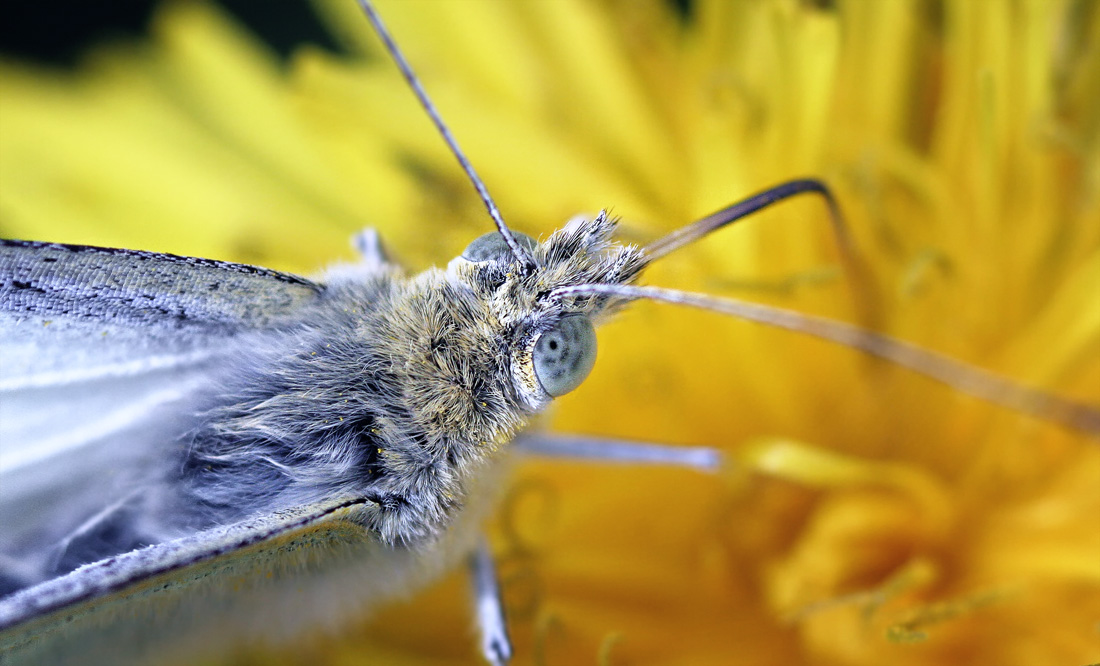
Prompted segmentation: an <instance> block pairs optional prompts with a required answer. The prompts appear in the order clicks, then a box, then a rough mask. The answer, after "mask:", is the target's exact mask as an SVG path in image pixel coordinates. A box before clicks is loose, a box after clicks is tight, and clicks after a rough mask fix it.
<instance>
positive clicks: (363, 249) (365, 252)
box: [351, 227, 393, 270]
mask: <svg viewBox="0 0 1100 666" xmlns="http://www.w3.org/2000/svg"><path fill="white" fill-rule="evenodd" d="M351 245H352V247H354V248H355V251H356V252H357V253H359V258H360V261H361V263H363V264H365V265H366V267H367V268H368V269H373V270H379V269H381V268H383V267H385V266H387V265H389V264H392V263H393V260H392V259H391V258H390V255H389V253H387V252H386V247H385V245H383V244H382V237H381V236H380V235H379V233H378V230H377V229H374V228H372V227H366V228H365V229H363V230H362V231H360V232H359V233H357V234H355V235H354V236H352V237H351Z"/></svg>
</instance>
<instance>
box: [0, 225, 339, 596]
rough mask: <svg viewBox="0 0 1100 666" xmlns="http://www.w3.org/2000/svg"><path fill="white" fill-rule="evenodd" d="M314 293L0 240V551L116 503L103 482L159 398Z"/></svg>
mask: <svg viewBox="0 0 1100 666" xmlns="http://www.w3.org/2000/svg"><path fill="white" fill-rule="evenodd" d="M321 292H322V287H321V286H319V285H317V284H314V283H312V282H309V281H307V280H305V279H302V278H299V277H296V276H293V275H287V274H283V273H278V272H275V271H270V270H266V269H260V268H254V267H251V266H243V265H240V264H231V263H226V262H218V261H211V260H205V259H191V258H185V257H177V256H173V255H166V254H155V253H150V252H137V251H129V250H111V249H103V248H93V247H84V246H71V245H57V244H46V243H33V242H21V241H0V523H2V524H3V525H4V536H3V537H0V551H2V552H3V553H4V554H5V555H6V556H7V557H8V558H14V560H15V561H18V560H19V558H20V553H23V552H28V551H29V550H32V549H35V548H40V547H41V544H42V542H43V540H44V539H53V538H57V537H58V536H59V535H58V534H52V533H51V534H47V533H43V532H42V529H43V527H42V526H44V525H55V526H58V527H59V528H60V526H61V525H65V524H67V523H71V520H53V518H55V517H56V516H55V515H54V514H55V512H56V511H73V510H75V509H76V508H79V507H82V506H83V505H85V504H87V503H88V502H91V503H93V504H94V503H96V502H100V503H101V504H106V503H109V502H110V501H115V500H107V499H106V498H104V497H103V493H104V492H106V491H104V490H103V489H104V488H105V487H111V488H112V489H114V490H117V489H118V488H120V487H124V483H125V481H126V479H127V478H128V476H129V475H128V474H127V473H125V472H126V471H127V470H130V471H132V470H133V469H135V467H136V466H140V465H141V464H143V462H145V461H143V457H144V456H147V455H150V439H151V438H152V437H155V435H156V433H158V432H163V431H165V424H163V423H160V421H163V420H164V419H165V418H166V414H167V413H169V412H168V411H167V410H166V408H167V406H169V405H171V404H172V403H173V402H176V401H179V400H181V399H182V398H184V397H185V396H187V395H188V394H189V393H190V392H191V391H192V390H193V389H194V388H196V387H197V386H199V385H201V384H202V383H203V382H204V381H205V380H206V377H207V376H208V372H209V370H210V369H211V368H212V367H215V366H216V364H217V362H218V359H219V357H222V356H224V355H225V354H228V353H232V349H233V347H234V341H235V340H236V339H238V338H239V337H240V336H242V335H243V334H245V333H254V332H257V331H263V330H265V329H274V328H278V327H279V326H281V325H285V324H287V323H289V322H292V321H295V320H297V319H298V318H299V317H300V316H301V315H302V313H303V311H304V310H306V309H308V307H309V306H310V304H312V303H314V302H316V301H317V300H318V298H319V296H320V294H321ZM93 487H95V488H98V489H99V490H98V491H97V490H91V488H93ZM93 498H94V499H93ZM116 499H117V498H116ZM99 508H103V507H102V506H100V507H99ZM83 509H84V510H87V509H88V507H87V506H83ZM68 529H71V524H70V525H69V528H68ZM63 534H64V532H62V533H61V535H63ZM32 543H33V548H32V546H31V545H29V544H32ZM6 564H7V563H4V562H0V573H2V572H4V570H5V569H7V573H9V574H10V573H12V567H10V566H5V565H6ZM2 587H3V586H2V585H0V588H2Z"/></svg>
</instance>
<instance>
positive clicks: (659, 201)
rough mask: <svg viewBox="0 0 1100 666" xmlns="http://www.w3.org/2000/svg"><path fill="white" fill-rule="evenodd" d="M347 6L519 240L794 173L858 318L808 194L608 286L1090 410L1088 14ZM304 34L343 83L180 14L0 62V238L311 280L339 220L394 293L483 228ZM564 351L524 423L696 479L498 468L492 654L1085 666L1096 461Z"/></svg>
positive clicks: (1068, 434) (1096, 243) (1046, 441)
mask: <svg viewBox="0 0 1100 666" xmlns="http://www.w3.org/2000/svg"><path fill="white" fill-rule="evenodd" d="M380 4H382V6H381V7H380V10H381V11H382V13H383V16H384V17H385V18H386V19H387V20H388V22H389V23H390V24H391V28H392V29H393V31H394V32H395V35H396V37H397V39H398V41H399V43H400V44H401V45H402V46H403V47H404V48H405V49H406V50H407V52H408V54H409V57H410V60H411V61H412V63H413V65H414V67H415V68H416V69H417V71H418V73H419V74H420V76H421V77H422V79H423V81H424V84H425V86H426V88H427V89H428V90H429V92H430V93H431V95H432V96H433V97H434V98H435V99H436V101H437V103H438V104H439V106H440V108H441V110H442V113H443V116H444V117H445V118H446V119H447V120H448V122H449V123H450V124H451V125H452V128H453V129H454V131H455V133H456V135H457V136H458V138H459V141H460V142H461V143H462V144H463V146H464V147H465V148H466V150H467V151H468V152H469V154H470V157H471V159H472V161H473V163H474V164H475V166H476V168H477V169H478V170H479V171H480V173H481V175H482V176H483V178H484V179H485V180H486V182H487V184H488V186H489V188H490V190H491V191H492V192H493V194H494V196H495V197H497V199H498V203H499V204H500V205H501V209H502V211H503V212H504V215H505V217H506V219H508V220H509V221H510V223H511V224H512V225H514V226H516V227H518V228H519V229H522V230H525V231H528V232H530V233H532V234H535V235H538V234H546V233H548V232H549V231H550V230H551V229H553V228H555V227H556V226H559V225H560V224H561V223H562V222H563V221H564V220H566V219H568V218H569V217H570V216H572V215H574V214H576V213H578V212H591V211H596V210H599V209H600V208H603V207H613V210H614V212H615V213H616V214H618V215H621V216H622V218H623V221H624V222H623V225H624V227H623V228H624V235H625V236H626V237H627V238H628V239H641V240H645V239H650V238H653V237H655V236H657V235H658V234H660V233H662V232H664V231H667V230H669V229H671V228H673V227H676V226H679V225H681V224H684V223H687V222H689V221H691V220H693V219H696V218H698V217H700V216H701V215H703V214H706V213H708V212H711V211H712V210H714V209H717V208H719V207H721V206H723V205H725V204H728V203H730V202H732V201H733V200H735V199H737V198H740V197H742V196H745V195H747V194H750V193H752V192H754V191H756V190H759V189H762V188H764V187H766V186H768V185H771V184H775V183H777V182H780V181H782V180H786V179H790V178H794V177H800V176H818V177H822V178H824V179H826V180H827V181H828V182H829V183H830V185H832V186H833V187H834V188H835V189H836V191H837V194H838V196H839V199H840V202H841V205H842V207H843V208H844V210H845V213H846V215H847V219H848V222H849V223H850V225H851V227H852V229H853V232H854V235H855V239H856V241H857V245H858V248H859V252H860V254H861V257H863V258H864V259H865V261H866V262H867V263H868V264H869V266H870V267H871V271H872V275H873V278H874V287H875V289H874V290H873V294H868V293H863V296H864V297H870V296H872V295H873V297H874V300H873V302H861V301H860V298H859V297H858V296H859V294H857V293H856V292H854V291H853V290H852V289H851V288H850V286H849V285H848V284H846V283H845V281H844V279H843V278H842V275H841V273H840V272H839V271H838V270H837V255H836V250H835V245H834V243H833V239H832V238H831V236H830V234H829V230H828V226H827V223H826V222H827V217H826V213H825V210H824V207H823V206H822V205H821V203H820V202H819V201H814V200H813V199H812V198H806V200H804V201H803V200H799V201H793V202H790V203H785V204H783V205H781V206H780V207H777V208H776V209H775V210H772V211H768V212H767V213H765V214H761V215H759V216H758V219H752V220H748V221H745V222H743V223H741V224H740V225H739V226H738V228H736V229H730V230H726V231H722V232H720V233H718V234H716V235H715V236H714V237H713V238H708V239H706V240H704V241H702V242H700V243H699V244H698V245H697V246H693V247H692V248H691V249H688V250H685V251H683V252H681V253H678V254H677V255H673V256H671V257H669V258H667V259H665V260H662V261H661V262H659V263H658V264H656V265H655V266H654V267H653V269H652V270H651V271H650V272H649V274H648V275H647V279H646V281H647V282H648V283H650V284H659V285H664V286H675V287H679V288H684V289H690V290H695V291H705V292H710V293H720V294H728V295H734V296H741V297H746V298H754V299H757V300H761V301H764V302H768V303H774V304H779V305H782V306H784V307H788V308H792V309H797V310H801V311H804V312H811V313H817V314H825V315H828V316H832V317H835V318H839V319H843V320H849V321H871V322H872V323H873V324H874V326H875V327H876V328H878V329H880V330H883V331H886V332H889V333H890V334H892V335H896V336H897V337H900V338H903V339H906V340H910V341H913V342H916V343H918V344H920V345H922V346H925V347H927V348H930V349H935V350H939V351H942V352H945V353H948V354H950V355H952V356H955V357H957V358H960V359H963V360H966V361H968V362H971V363H974V364H976V365H979V366H981V367H984V368H988V369H991V370H993V371H996V372H998V373H1001V374H1003V375H1006V376H1009V377H1012V378H1014V379H1016V380H1018V381H1020V382H1023V383H1026V384H1029V385H1033V386H1037V387H1040V388H1043V389H1045V390H1049V391H1051V392H1055V393H1059V394H1063V395H1067V396H1070V397H1074V398H1076V399H1078V400H1081V401H1084V402H1089V403H1093V404H1096V403H1098V402H1100V298H1098V294H1100V224H1097V222H1096V221H1097V220H1100V101H1098V100H1100V11H1096V10H1095V7H1094V6H1093V5H1091V4H1089V3H1087V2H1071V1H1069V0H1065V1H1057V0H1022V1H1020V2H964V1H958V2H944V3H940V4H934V5H929V4H928V3H925V2H917V1H915V0H914V1H911V2H906V1H896V2H839V3H835V4H836V6H835V7H831V5H832V4H833V3H798V2H793V1H784V0H775V1H762V2H753V3H748V2H744V3H729V2H724V1H722V0H700V1H699V2H694V3H679V4H677V3H665V2H658V1H656V0H654V1H652V2H625V1H622V0H618V1H616V0H606V1H604V2H600V3H583V2H579V1H578V2H564V1H562V2H529V3H513V4H500V3H492V2H463V3H421V2H415V3H414V2H386V3H380ZM821 4H825V5H830V8H825V9H822V8H818V6H817V5H821ZM685 7H686V8H685ZM322 8H323V9H324V11H325V12H326V13H327V15H328V16H329V17H330V18H331V19H332V25H333V27H334V29H335V30H336V31H337V32H338V33H339V34H340V35H341V36H342V37H343V38H344V39H345V40H346V43H347V44H348V45H349V47H350V48H351V49H352V50H357V51H359V52H361V53H363V54H368V55H371V56H373V58H372V59H368V60H365V61H364V60H358V59H347V58H338V57H335V56H331V55H326V54H322V53H320V52H314V51H309V52H302V53H300V54H299V55H298V57H297V58H296V59H295V61H294V63H293V66H292V67H291V68H290V72H289V74H286V73H284V72H283V71H282V70H281V69H280V68H279V67H278V66H277V65H276V64H275V63H274V61H273V59H272V58H271V56H270V55H269V54H267V53H266V52H265V51H264V50H263V48H262V47H260V46H258V45H257V44H256V43H254V42H253V41H252V40H250V38H249V37H247V36H246V35H245V34H243V33H242V32H241V31H240V29H239V28H236V27H234V26H233V25H232V24H231V23H230V22H229V21H227V20H226V19H225V18H224V17H223V16H220V15H219V14H218V13H217V12H215V11H214V10H212V9H211V8H209V7H207V6H205V5H202V4H180V5H172V6H170V7H168V8H167V9H166V10H165V11H164V12H163V13H162V14H161V16H160V19H159V21H158V22H157V26H156V39H155V41H154V42H152V43H150V44H143V45H140V46H134V45H129V46H115V47H111V48H106V49H101V50H98V51H96V52H95V53H93V54H92V55H91V56H90V57H89V59H88V61H87V63H86V64H85V66H84V67H82V68H81V70H80V71H79V73H78V74H76V75H73V76H70V75H63V74H57V73H54V72H47V71H43V70H39V69H31V68H29V67H26V66H22V65H17V64H15V63H5V64H4V65H3V66H2V68H0V100H2V102H0V104H2V110H0V114H2V116H0V179H2V180H0V216H2V217H0V225H2V226H0V229H2V231H3V233H4V235H5V236H14V237H28V238H29V237H33V238H38V239H47V240H64V241H66V242H78V243H96V244H106V245H118V246H131V247H142V248H144V249H152V250H163V251H172V252H176V253H183V254H194V255H203V256H213V257H216V258H225V259H232V260H238V261H247V262H252V263H259V264H265V265H270V266H273V267H276V268H282V269H289V270H297V271H309V270H311V269H314V268H316V267H318V266H320V265H322V264H323V263H324V262H327V261H332V260H334V259H338V258H343V257H347V256H349V253H348V250H346V242H347V241H346V238H347V237H348V236H349V235H350V234H351V233H352V232H353V231H354V230H356V229H357V228H359V227H361V226H365V225H370V226H375V227H377V228H379V229H380V230H381V232H382V234H383V238H384V239H385V240H386V241H387V242H388V245H389V246H390V247H391V248H392V249H393V251H394V253H395V254H396V255H397V256H399V257H400V258H402V259H404V260H406V263H407V264H408V265H410V266H413V267H416V268H420V267H423V266H425V265H427V264H428V263H433V262H434V263H443V262H445V261H446V260H447V259H448V258H449V257H451V256H453V255H455V254H457V253H458V252H459V251H460V250H461V248H462V246H463V245H464V244H465V243H466V242H468V240H469V239H470V238H472V237H473V236H475V235H477V234H480V233H483V232H484V231H486V230H488V229H489V228H490V227H489V224H490V223H489V221H488V218H487V216H486V215H485V214H484V211H483V209H482V208H481V205H480V203H479V202H478V201H477V200H476V199H475V197H474V196H473V194H472V191H471V189H470V187H469V185H468V184H467V183H466V182H465V180H464V178H463V176H462V174H461V173H460V172H459V170H458V169H457V167H456V166H455V165H454V163H453V158H452V157H451V156H450V155H449V154H448V153H447V152H446V150H445V149H444V147H443V145H442V143H441V141H440V140H439V138H438V137H437V136H436V135H435V133H434V132H433V130H432V129H431V127H430V125H429V123H428V122H427V120H426V119H425V118H424V116H423V114H422V113H421V112H420V111H419V110H418V108H417V107H416V106H415V102H414V101H413V99H412V96H411V94H410V93H409V92H408V90H407V89H406V88H405V86H404V84H403V82H402V81H401V80H400V79H399V77H398V76H397V74H396V72H395V70H394V69H393V67H392V65H391V64H390V63H389V62H388V61H386V60H385V59H384V58H383V57H381V56H380V51H379V48H378V46H377V44H376V40H375V38H374V36H373V35H371V34H370V32H369V29H368V27H367V24H366V22H365V20H364V19H363V18H362V17H361V16H359V15H358V10H357V9H356V8H355V7H354V5H353V3H351V2H345V1H343V0H340V1H339V2H337V1H336V0H333V1H332V2H328V3H325V4H324V5H322ZM600 343H601V358H600V361H599V363H598V364H597V367H596V370H595V371H594V373H593V375H592V377H591V378H590V379H589V380H588V381H587V383H586V384H585V385H584V386H582V387H581V388H580V389H579V390H577V391H576V392H575V394H572V395H570V396H568V397H567V398H564V399H562V400H560V401H559V404H558V405H557V406H556V408H555V410H554V411H553V413H552V414H551V415H550V417H549V418H547V419H546V422H545V424H544V425H545V426H546V427H549V428H553V429H555V430H559V431H564V432H579V433H591V434H599V435H606V436H614V437H624V438H632V439H641V440H653V441H664V442H673V443H678V444H702V445H715V446H721V447H722V448H723V449H724V450H725V451H727V452H728V454H729V455H730V458H731V460H732V461H733V465H732V466H733V467H734V470H733V472H732V473H730V474H729V475H727V476H726V477H723V478H709V477H701V476H699V475H697V474H693V473H690V472H686V471H677V470H667V469H642V468H608V467H594V466H591V465H582V464H559V463H554V464H550V463H546V462H528V463H524V464H522V465H521V466H519V468H518V469H517V470H516V474H515V475H514V480H513V485H512V491H511V492H510V494H509V496H508V498H507V499H506V501H505V503H504V505H503V507H502V509H501V511H500V513H499V516H498V518H497V520H496V521H494V524H493V525H492V526H490V527H491V534H492V536H493V538H494V544H495V546H496V550H497V551H498V553H499V554H500V555H501V556H502V564H503V574H504V579H505V585H506V597H507V600H508V602H509V604H510V608H511V609H512V611H513V620H514V623H513V629H514V632H513V634H514V637H515V639H516V643H517V645H516V647H517V653H518V658H517V662H518V663H532V662H534V663H546V664H567V663H593V662H596V661H597V660H602V661H604V662H606V663H611V664H619V663H639V664H641V663H647V664H649V663H653V664H657V663H660V664H672V663H683V664H731V663H752V664H759V663H783V664H796V663H830V664H881V663H892V664H927V663H960V664H961V663H998V664H1034V663H1086V662H1089V661H1095V659H1096V654H1097V653H1098V651H1100V625H1098V621H1100V518H1098V516H1100V447H1098V445H1097V441H1096V437H1095V436H1093V437H1092V438H1091V439H1090V438H1089V437H1086V436H1084V435H1082V434H1080V433H1076V432H1073V431H1069V430H1066V429H1064V428H1061V427H1058V426H1054V425H1050V424H1047V423H1044V422H1041V421H1038V420H1035V419H1033V418H1030V417H1025V416H1021V415H1018V414H1015V413H1012V412H1009V411H1006V410H1003V409H999V408H996V407H992V406H989V405H987V404H985V403H982V402H980V401H977V400H975V399H971V398H967V397H965V396H962V395H960V394H959V393H957V392H955V391H952V390H950V389H947V388H945V387H943V386H940V385H937V384H934V383H932V382H929V381H927V380H925V379H923V378H920V377H918V376H915V375H913V374H912V373H909V372H907V371H904V370H899V369H895V368H890V367H884V366H883V365H882V364H879V363H875V362H871V361H869V360H867V359H866V358H863V357H861V356H860V355H859V354H857V353H855V352H852V351H850V350H845V349H838V348H835V347H832V346H829V345H827V344H825V343H821V342H817V341H813V340H807V339H804V338H800V337H798V336H793V335H790V334H787V333H780V332H776V331H772V330H763V329H760V328H757V327H755V326H753V325H750V324H745V323H741V322H736V321H728V320H725V319H722V318H720V317H717V316H715V315H711V314H707V313H698V312H687V311H681V310H677V309H672V308H668V307H664V306H660V305H652V304H638V305H636V306H634V307H633V308H632V309H631V310H630V311H628V312H627V313H625V314H624V315H623V316H622V317H620V318H619V320H617V321H616V322H614V323H612V324H611V325H609V326H607V327H606V328H605V329H604V330H603V331H601V339H600ZM468 626H469V619H468V613H467V600H466V592H465V590H464V589H463V581H462V579H461V575H460V574H458V573H456V574H455V575H454V576H451V577H450V578H448V579H447V580H445V581H443V582H442V583H440V584H439V585H437V586H435V587H433V588H431V589H429V590H425V591H422V592H420V593H419V594H417V595H416V596H415V597H414V598H413V599H412V600H411V601H409V602H407V603H401V604H395V605H393V606H392V607H388V608H387V609H385V611H384V612H383V613H381V614H380V615H379V616H377V617H375V618H374V619H372V620H370V621H369V622H368V623H367V624H364V625H362V626H361V627H360V628H358V629H356V630H352V631H349V632H348V633H346V634H345V635H343V636H341V637H340V638H339V639H332V638H329V637H318V638H316V639H310V640H309V641H306V642H305V643H304V644H302V645H300V646H298V647H297V648H296V649H298V650H299V652H298V653H296V654H297V656H296V657H292V659H294V658H299V659H308V660H310V661H311V662H314V663H316V662H320V661H326V660H327V661H330V662H331V663H352V662H353V661H354V660H356V659H358V658H360V657H362V658H364V659H365V658H367V657H368V656H369V657H372V658H373V659H374V660H376V661H378V662H379V663H444V662H445V663H454V661H455V660H460V659H461V660H466V661H469V662H471V663H477V659H478V658H477V656H476V655H475V653H474V647H473V645H474V641H473V639H472V637H471V632H469V631H468ZM236 656H237V657H238V658H241V657H242V655H236ZM252 656H254V657H255V658H256V659H258V660H261V659H262V660H266V659H267V658H268V657H269V656H270V655H267V656H263V657H258V656H255V655H252Z"/></svg>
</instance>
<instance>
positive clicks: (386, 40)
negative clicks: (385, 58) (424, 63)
mask: <svg viewBox="0 0 1100 666" xmlns="http://www.w3.org/2000/svg"><path fill="white" fill-rule="evenodd" d="M358 1H359V6H360V7H361V8H362V9H363V13H364V14H366V15H367V20H368V21H370V23H371V25H372V26H374V31H375V32H376V33H378V37H379V38H380V39H381V40H382V43H383V44H385V46H386V50H387V51H389V54H390V57H391V58H393V61H394V63H395V64H396V65H397V69H399V70H401V75H402V76H404V77H405V81H406V82H408V84H409V87H410V88H412V91H413V93H414V94H415V95H416V98H417V99H418V100H420V106H422V107H424V110H425V111H426V112H427V113H428V117H429V118H431V120H432V123H434V124H435V127H436V129H437V130H439V134H440V135H441V136H442V137H443V140H444V141H445V142H446V143H447V147H448V148H450V149H451V152H452V153H453V154H454V156H455V159H457V160H458V164H459V166H461V167H462V170H463V171H465V172H466V177H467V178H469V179H470V182H471V183H473V185H474V189H476V190H477V193H478V196H480V197H481V201H482V203H484V204H485V208H487V209H488V210H489V217H491V218H493V222H494V223H495V224H496V225H497V231H499V232H500V235H501V236H503V237H504V242H506V243H507V244H508V249H510V250H511V251H512V255H514V256H515V258H516V260H517V261H519V262H520V264H522V265H523V266H524V267H526V268H527V269H528V270H530V269H532V268H534V266H535V261H534V259H533V258H532V257H531V255H530V253H529V252H528V251H527V250H526V249H525V248H524V247H523V246H522V245H520V244H519V242H518V241H517V240H516V237H515V236H514V235H512V230H511V229H509V228H508V225H506V224H505V223H504V218H503V217H501V215H500V210H499V209H498V208H497V205H496V202H495V201H493V197H491V196H489V190H488V189H486V188H485V183H484V182H482V180H481V177H480V176H478V175H477V172H476V171H474V166H473V165H472V164H470V160H469V159H467V158H466V154H465V153H463V152H462V149H461V148H459V147H458V141H456V140H455V138H454V135H453V134H451V130H450V129H448V128H447V125H446V124H445V123H444V122H443V118H441V117H440V116H439V111H438V110H437V109H436V108H435V104H434V103H433V102H432V100H431V99H430V98H429V97H428V93H426V92H425V91H424V87H423V86H421V85H420V79H418V78H417V76H416V73H415V72H413V70H412V67H411V66H410V65H409V61H408V60H406V59H405V55H404V54H403V53H401V49H400V48H398V47H397V42H395V41H394V40H393V37H391V36H390V32H389V30H387V29H386V26H385V24H384V23H382V18H381V17H380V16H379V15H378V12H377V11H375V9H374V6H373V5H371V3H370V0H358Z"/></svg>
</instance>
